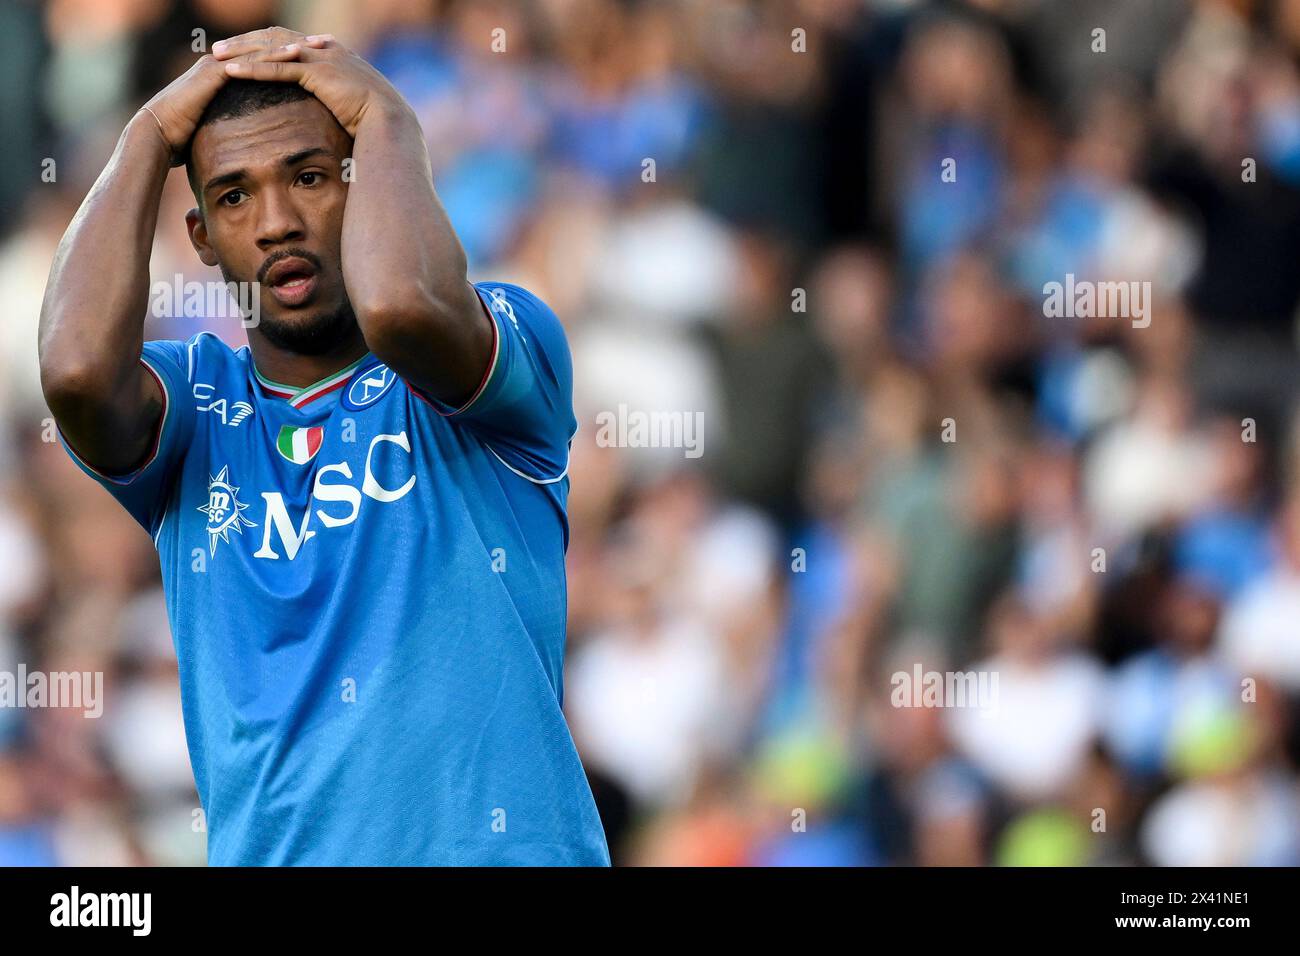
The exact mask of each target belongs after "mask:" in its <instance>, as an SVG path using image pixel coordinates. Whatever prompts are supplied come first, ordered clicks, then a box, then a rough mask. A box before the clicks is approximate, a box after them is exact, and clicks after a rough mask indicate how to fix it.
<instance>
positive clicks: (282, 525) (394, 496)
mask: <svg viewBox="0 0 1300 956" xmlns="http://www.w3.org/2000/svg"><path fill="white" fill-rule="evenodd" d="M385 458H386V459H387V461H388V464H389V467H388V468H387V469H385V468H382V467H380V468H379V471H380V473H381V474H382V475H383V476H384V477H385V478H386V480H387V484H385V483H384V482H383V481H380V479H379V477H377V476H376V474H375V468H376V464H375V463H376V461H377V460H380V459H385ZM410 458H411V440H410V439H409V438H407V436H406V432H405V431H401V432H398V433H397V434H396V435H376V436H375V437H374V438H372V439H371V440H370V446H369V447H368V448H367V449H366V458H365V461H364V463H360V472H361V473H360V474H358V475H354V474H353V472H352V466H351V465H349V464H348V463H347V462H346V461H336V462H334V463H332V464H327V465H321V466H320V467H319V468H318V469H317V470H316V479H315V481H314V482H313V484H312V490H311V497H310V498H309V499H308V500H307V507H306V508H305V509H304V510H303V512H302V517H300V518H297V519H296V520H295V517H294V516H293V515H292V514H291V513H290V508H289V504H288V503H287V502H286V501H285V500H284V495H283V494H282V493H280V492H278V491H264V492H262V500H263V501H264V502H265V503H266V510H265V514H266V520H265V522H264V523H263V526H262V546H261V547H260V548H258V549H257V551H255V552H254V553H253V557H255V558H265V559H267V560H270V561H278V560H280V552H281V550H283V552H284V556H285V557H287V558H288V559H289V560H290V561H292V560H294V559H295V558H296V557H298V553H299V551H300V549H301V548H302V546H303V545H304V544H306V543H307V542H308V541H309V540H311V539H312V538H314V537H316V530H315V529H314V528H313V527H312V524H313V523H317V524H319V525H321V527H322V528H324V529H325V530H330V529H333V528H344V527H347V526H348V525H350V524H352V523H353V522H354V521H356V520H357V517H358V515H360V514H361V509H362V507H363V506H364V507H374V506H373V505H365V502H366V501H374V502H378V503H380V504H391V503H393V502H395V501H401V500H402V499H403V498H405V497H406V495H407V494H408V493H409V492H410V490H411V489H412V488H414V487H415V470H414V463H413V462H411V461H410ZM394 472H395V473H396V475H394ZM402 475H405V476H406V480H405V481H402V480H401V476H402ZM318 506H319V507H318ZM277 538H278V539H279V548H277V547H276V540H275V539H277Z"/></svg>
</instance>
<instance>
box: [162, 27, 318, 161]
mask: <svg viewBox="0 0 1300 956" xmlns="http://www.w3.org/2000/svg"><path fill="white" fill-rule="evenodd" d="M296 35H300V34H296ZM296 55H297V54H296V52H292V51H286V50H285V49H284V44H280V45H279V46H278V47H276V48H275V49H273V50H269V51H266V50H257V51H253V50H246V51H245V52H243V53H240V54H237V55H235V56H233V58H232V57H231V56H227V57H226V58H225V59H222V60H219V59H217V58H216V57H215V56H213V55H211V54H208V55H205V56H203V57H200V58H199V59H198V60H197V61H196V62H195V63H194V65H193V66H191V67H190V68H189V69H188V70H186V71H185V72H184V73H182V74H181V75H180V76H179V77H177V78H176V79H175V80H173V81H172V82H171V83H169V84H168V85H167V86H166V87H164V88H163V90H162V91H161V92H159V93H158V94H157V95H156V96H154V98H153V99H151V100H150V101H149V102H148V103H146V104H145V107H146V108H147V109H148V110H149V112H150V113H152V114H153V118H154V120H156V121H157V125H158V130H159V132H160V134H161V136H162V140H163V144H164V146H166V148H167V150H168V152H169V153H170V162H171V165H173V166H179V165H181V164H182V163H183V162H184V161H185V149H186V147H187V146H188V145H189V142H190V138H191V137H193V135H194V130H195V129H197V128H198V125H199V119H200V118H202V116H203V111H204V110H205V109H206V108H207V105H208V104H209V103H210V102H212V97H213V96H215V95H216V93H217V91H218V90H219V89H221V87H222V86H223V85H225V83H226V81H227V80H228V79H230V73H228V72H227V69H226V67H227V66H228V64H230V63H232V62H243V61H246V60H251V59H254V58H255V57H256V58H257V59H260V60H263V61H265V62H274V61H275V60H276V59H292V58H293V57H294V56H296ZM154 120H150V122H153V121H154Z"/></svg>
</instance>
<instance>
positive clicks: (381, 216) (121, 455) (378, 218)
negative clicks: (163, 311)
mask: <svg viewBox="0 0 1300 956" xmlns="http://www.w3.org/2000/svg"><path fill="white" fill-rule="evenodd" d="M231 76H237V77H240V78H245V79H254V80H267V81H274V82H285V83H297V84H298V85H300V86H302V87H303V88H304V89H306V90H308V92H310V93H312V94H313V96H314V97H315V99H314V100H305V101H302V102H297V103H289V104H283V105H280V106H276V107H270V108H268V109H266V110H263V111H260V112H259V113H256V114H254V115H252V116H248V117H242V118H235V119H228V120H221V121H218V122H215V123H212V124H210V125H209V126H205V127H204V128H203V129H202V130H200V131H198V134H197V135H195V130H196V127H197V124H198V120H199V117H200V116H201V115H202V113H203V109H204V108H205V107H206V105H207V104H208V102H209V101H210V100H211V98H212V96H213V95H214V94H215V93H216V91H217V90H218V89H220V87H221V86H222V85H223V84H224V83H225V82H226V79H227V78H228V77H231ZM147 105H148V106H149V108H150V109H151V110H152V111H153V115H150V113H148V112H143V111H142V112H140V113H137V114H136V116H135V117H133V118H132V120H131V122H130V123H129V124H128V125H127V128H126V130H125V131H124V132H123V134H122V137H121V139H120V140H119V141H118V147H117V150H116V151H115V152H114V154H113V158H112V159H111V160H110V162H109V165H108V166H107V167H106V168H105V170H104V172H103V173H102V174H101V176H100V178H99V180H98V181H97V182H96V184H95V186H94V188H93V189H92V190H91V192H90V194H89V195H88V196H87V198H86V200H85V202H84V203H83V204H82V207H81V209H80V210H79V211H78V213H77V216H76V218H75V219H74V220H73V222H72V224H71V225H70V226H69V228H68V231H67V233H65V235H64V238H63V241H62V242H61V243H60V246H59V250H58V252H57V253H56V256H55V261H54V265H53V267H52V269H51V272H50V279H49V282H48V284H47V286H46V294H45V301H44V303H43V306H42V310H41V324H40V332H39V348H40V362H41V384H42V388H43V390H44V393H45V398H46V401H47V403H48V404H49V406H50V410H51V411H52V412H53V413H54V417H55V419H56V421H57V422H58V424H59V427H60V429H61V430H62V431H63V433H64V435H65V436H66V438H67V439H68V442H69V444H70V445H72V447H73V448H75V449H76V450H77V451H78V453H79V454H80V455H81V457H82V458H83V459H84V460H86V461H87V462H88V463H90V464H91V465H93V466H94V467H96V468H98V469H100V470H101V471H106V472H109V473H111V474H120V473H124V472H126V471H129V470H131V469H133V468H134V467H137V466H138V465H139V464H141V463H142V462H143V461H144V459H145V458H146V456H147V455H148V453H149V450H150V448H151V446H152V441H153V436H154V435H155V434H156V431H157V427H158V423H159V418H160V416H161V414H162V408H163V404H162V394H161V391H160V390H159V388H158V385H157V383H156V381H155V380H154V378H153V376H152V375H151V374H149V373H148V372H147V371H145V369H144V368H143V366H142V365H141V364H140V362H139V358H140V351H141V347H142V345H143V321H144V316H145V315H146V312H147V306H148V285H149V272H148V263H149V251H150V248H151V246H152V241H153V233H154V228H155V226H156V224H157V215H158V203H159V200H160V198H161V195H162V186H163V182H164V180H165V178H166V175H167V172H168V170H169V169H170V168H171V167H172V166H176V165H179V164H180V163H181V162H182V161H183V156H184V153H185V149H186V147H187V146H190V148H191V150H192V153H193V157H194V164H195V170H196V173H195V179H196V181H197V182H198V183H200V184H201V187H202V197H203V202H202V211H200V210H199V209H195V210H192V211H191V212H190V213H189V214H188V216H187V223H188V225H189V230H190V238H191V241H192V242H193V243H194V247H195V249H196V251H197V252H198V254H199V257H200V258H201V259H202V260H203V261H204V262H205V263H207V264H209V265H217V264H219V265H221V267H222V269H223V271H224V272H226V273H227V274H228V275H229V276H230V278H232V279H235V280H245V281H248V280H251V279H253V278H256V277H258V275H259V274H264V277H265V278H267V279H268V280H270V279H274V278H275V277H276V273H275V271H272V272H270V273H269V274H266V273H265V268H266V266H267V264H268V260H274V259H275V258H276V257H277V254H279V257H280V259H284V254H285V253H287V252H288V251H289V250H294V249H296V250H302V251H305V252H307V253H310V254H311V256H312V257H313V258H314V259H315V260H316V261H317V262H318V263H319V268H314V267H313V268H311V269H309V270H308V271H310V272H311V273H312V274H313V279H314V285H313V287H312V288H311V290H310V294H309V295H307V296H306V298H305V299H303V300H302V301H297V300H295V301H290V302H288V303H286V302H284V301H281V299H280V298H279V297H277V296H276V295H275V294H274V292H268V290H267V289H266V288H263V290H262V296H261V299H260V302H261V306H262V314H261V319H262V322H263V323H265V325H266V328H265V329H260V330H259V328H250V329H249V330H248V336H249V348H250V351H251V352H252V354H253V359H254V362H255V363H256V365H257V367H258V369H259V370H260V371H261V372H262V374H264V375H266V376H267V377H268V378H271V379H273V380H274V381H278V382H281V383H284V384H286V385H295V386H304V385H310V384H312V383H313V382H316V381H319V380H320V379H321V378H324V377H326V376H327V375H329V374H331V373H332V372H334V371H337V370H338V369H340V368H343V367H344V366H346V365H347V364H349V363H350V362H352V361H353V360H355V359H356V358H358V357H359V356H361V355H362V354H364V352H365V351H366V349H367V348H368V349H369V350H370V351H372V352H373V353H374V354H375V355H376V356H377V357H379V359H380V360H381V361H383V362H384V363H385V364H387V365H388V366H389V367H390V368H392V369H393V370H394V371H395V372H397V373H398V374H399V375H401V376H402V377H403V378H405V379H406V380H407V381H409V382H411V383H413V384H415V385H417V386H419V387H421V388H423V389H424V390H426V391H427V392H429V393H430V394H432V395H434V396H435V397H437V398H439V399H441V400H443V401H445V402H447V403H449V404H452V405H459V404H461V403H463V402H464V401H465V400H466V399H467V398H468V397H469V396H470V395H471V394H472V393H473V391H474V389H475V388H476V387H477V385H478V383H479V382H480V381H481V379H482V376H483V373H484V372H485V371H486V368H487V364H488V361H489V359H490V354H491V349H492V330H491V324H490V320H489V319H488V317H487V314H486V312H485V310H484V309H483V307H482V305H481V303H480V302H479V300H478V296H477V294H476V293H475V292H474V289H473V287H472V286H471V285H470V284H469V282H468V280H467V278H466V266H465V255H464V251H463V250H462V249H461V246H460V243H459V241H458V240H457V239H456V236H455V233H454V232H453V230H452V228H451V224H450V222H449V221H448V220H447V217H446V214H445V213H444V212H443V209H442V206H441V204H440V203H439V202H438V198H437V195H436V194H435V192H434V189H433V182H432V175H431V170H430V164H429V157H428V153H427V151H426V149H425V146H424V140H423V135H422V134H421V132H420V128H419V124H418V122H417V121H416V118H415V116H414V114H413V113H412V112H411V110H410V108H409V107H408V106H407V105H406V103H405V102H404V101H403V100H402V99H401V97H400V96H399V95H398V94H397V92H396V90H394V89H393V88H392V86H391V85H389V84H388V82H387V81H386V80H385V79H384V78H383V77H382V76H381V75H380V74H379V73H378V72H377V71H376V70H375V69H374V68H373V67H371V66H370V65H369V64H368V63H366V62H365V61H364V60H362V59H361V58H360V57H358V56H356V55H355V54H353V53H351V52H350V51H349V50H347V49H346V48H344V47H342V46H341V45H339V44H338V43H337V42H336V41H335V40H334V39H333V38H332V37H329V36H323V37H305V36H303V35H302V34H299V33H295V32H293V31H289V30H284V29H282V28H279V27H276V28H272V29H269V30H259V31H256V32H254V33H250V34H245V35H243V36H241V37H236V38H234V39H232V40H228V41H223V42H222V43H219V44H216V45H215V46H214V47H213V55H212V56H206V57H203V58H202V59H201V60H200V61H199V62H198V63H196V64H195V65H194V67H192V68H191V69H190V70H189V71H188V72H187V73H186V74H185V75H183V76H182V77H180V78H178V79H177V80H176V81H175V82H173V83H172V84H171V85H169V86H168V87H167V88H166V89H164V90H163V91H162V92H160V93H159V94H158V95H157V96H155V97H154V98H153V99H152V100H150V101H149V104H147ZM191 140H193V142H192V143H191ZM349 152H350V154H351V157H352V159H353V163H354V171H355V177H354V181H353V182H351V183H344V182H343V181H342V178H341V166H342V160H343V159H344V158H345V157H346V156H347V155H348V154H349ZM314 173H319V174H320V175H319V176H317V175H313V174H314ZM236 174H237V175H236ZM213 180H217V182H216V183H214V182H213ZM297 261H298V262H299V263H301V262H302V260H297ZM278 268H280V269H284V268H286V266H285V265H284V264H283V263H281V264H280V265H279V266H278ZM349 304H350V306H351V310H350V313H351V316H352V317H353V318H352V321H350V322H349V321H343V322H341V323H340V322H335V323H333V324H331V325H328V326H326V327H328V328H331V329H333V331H332V332H331V333H330V339H331V340H329V341H326V342H323V343H321V342H317V343H316V344H315V345H314V347H313V348H312V349H311V350H310V351H309V352H302V351H295V350H294V349H292V348H286V347H284V345H283V344H277V343H276V342H273V341H272V340H271V338H272V337H271V336H270V333H271V332H273V331H274V330H276V329H279V330H281V331H284V332H290V333H291V332H294V331H298V332H302V331H303V327H304V326H309V325H311V324H313V323H317V324H320V323H323V322H324V320H325V317H328V316H334V317H338V316H339V315H340V313H341V311H342V312H343V313H346V312H347V306H348V305H349ZM345 317H346V316H345ZM279 338H280V339H282V340H283V339H284V336H280V337H279ZM290 338H292V336H290ZM176 398H177V399H178V400H184V401H188V400H189V396H177V397H176Z"/></svg>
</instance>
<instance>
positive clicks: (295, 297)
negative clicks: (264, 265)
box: [265, 256, 316, 308]
mask: <svg viewBox="0 0 1300 956" xmlns="http://www.w3.org/2000/svg"><path fill="white" fill-rule="evenodd" d="M265 283H266V286H267V287H268V288H269V289H270V290H271V294H272V295H273V296H275V298H276V301H277V302H279V303H280V304H281V305H285V306H289V307H291V308H292V307H294V306H299V305H303V304H304V303H306V302H307V301H308V300H309V299H310V298H311V296H312V294H313V293H314V292H315V291H316V268H315V266H313V265H312V264H311V263H310V262H308V261H307V260H306V259H299V258H297V257H296V256H290V257H289V258H287V259H281V260H280V261H279V262H277V263H276V264H275V265H273V266H271V268H270V269H268V270H267V273H266V279H265Z"/></svg>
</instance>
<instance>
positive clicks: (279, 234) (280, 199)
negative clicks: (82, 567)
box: [257, 190, 307, 252]
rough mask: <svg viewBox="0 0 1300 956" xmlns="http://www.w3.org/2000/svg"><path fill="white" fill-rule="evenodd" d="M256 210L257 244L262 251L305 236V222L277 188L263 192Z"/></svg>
mask: <svg viewBox="0 0 1300 956" xmlns="http://www.w3.org/2000/svg"><path fill="white" fill-rule="evenodd" d="M258 212H259V216H258V221H257V245H258V248H260V249H261V250H262V251H263V252H266V251H268V250H270V249H273V248H275V247H276V246H279V245H283V244H285V243H287V242H301V241H302V240H303V239H305V238H306V237H307V229H306V224H305V223H304V221H303V218H302V216H301V215H300V214H299V213H298V209H297V208H296V207H295V206H294V204H293V202H292V201H291V200H290V199H289V197H288V196H287V195H286V194H285V193H283V192H280V191H278V190H271V191H269V192H268V193H264V194H263V196H262V202H261V203H259V204H258Z"/></svg>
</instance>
